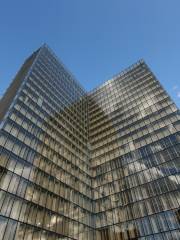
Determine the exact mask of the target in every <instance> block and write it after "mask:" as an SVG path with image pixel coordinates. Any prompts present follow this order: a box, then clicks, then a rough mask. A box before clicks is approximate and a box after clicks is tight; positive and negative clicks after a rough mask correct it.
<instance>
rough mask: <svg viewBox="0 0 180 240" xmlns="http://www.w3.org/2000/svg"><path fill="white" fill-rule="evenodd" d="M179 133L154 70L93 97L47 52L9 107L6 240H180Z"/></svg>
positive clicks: (17, 82)
mask: <svg viewBox="0 0 180 240" xmlns="http://www.w3.org/2000/svg"><path fill="white" fill-rule="evenodd" d="M179 128H180V121H179V110H178V109H177V107H176V105H175V104H174V103H173V101H172V100H171V98H170V97H169V96H168V94H167V93H166V92H165V90H164V89H163V87H162V86H161V85H160V83H159V82H158V80H157V79H156V77H155V76H154V75H153V73H152V72H151V70H150V69H149V67H148V66H147V65H146V63H145V62H144V61H139V62H137V63H136V64H134V65H133V66H131V67H130V68H128V69H127V70H125V71H123V72H121V73H120V74H118V75H116V76H115V77H114V78H112V79H111V80H109V81H107V82H105V83H104V84H103V85H102V86H100V87H98V88H96V89H94V90H93V91H91V92H89V93H87V92H86V91H85V90H84V89H83V88H82V87H81V86H80V84H79V83H78V82H77V81H76V80H75V78H74V77H73V76H72V74H71V73H70V72H69V71H68V70H67V69H66V68H65V67H64V65H63V64H62V63H61V62H60V61H59V59H58V58H57V57H56V56H55V55H54V53H53V52H52V51H51V50H50V49H49V48H48V47H47V46H46V45H43V46H42V47H41V48H40V49H38V50H37V51H36V52H34V53H33V54H32V55H31V56H30V58H28V59H27V60H26V61H25V63H24V64H23V66H22V67H21V69H20V71H19V72H18V74H17V75H16V77H15V79H14V80H13V81H12V83H11V85H10V87H9V88H8V89H7V91H6V93H5V94H4V96H3V98H2V99H1V103H0V240H59V239H64V240H65V239H66V240H67V239H72V240H75V239H76V240H129V239H130V240H131V239H134V240H135V239H141V240H159V239H160V240H164V239H169V240H171V239H174V240H175V239H177V240H178V239H180V233H179V230H180V208H179V207H180V191H179V186H180V158H179V150H180V147H179V139H180V136H179Z"/></svg>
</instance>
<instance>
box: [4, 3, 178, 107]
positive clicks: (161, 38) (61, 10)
mask: <svg viewBox="0 0 180 240" xmlns="http://www.w3.org/2000/svg"><path fill="white" fill-rule="evenodd" d="M44 42H46V43H47V44H48V45H49V46H50V47H51V48H52V49H53V50H54V51H55V52H56V54H57V55H58V56H59V57H60V59H61V60H62V61H63V62H64V63H65V65H66V66H67V67H68V68H69V69H70V70H71V72H73V74H74V75H75V76H76V78H77V79H78V80H79V81H80V82H81V83H82V85H83V86H84V87H85V88H86V89H87V90H90V89H92V88H94V87H96V86H98V85H99V84H101V83H102V82H104V81H105V80H107V79H109V78H111V77H112V76H113V75H114V74H116V73H118V72H119V71H121V70H123V69H124V68H126V67H128V66H129V65H131V64H132V63H134V62H136V61H137V60H138V59H140V58H143V59H144V60H145V61H146V62H147V63H148V64H149V66H150V67H151V69H152V70H153V71H154V73H155V74H156V76H157V77H158V79H159V80H160V81H161V83H162V84H163V86H164V87H165V89H166V90H167V91H168V92H169V93H170V95H171V96H172V98H173V99H174V100H175V102H176V104H177V105H179V106H180V0H150V1H146V0H30V1H27V0H26V1H25V0H16V1H12V0H11V1H10V0H4V1H3V0H1V1H0V43H1V44H0V95H2V94H3V92H4V91H5V89H6V88H7V87H8V85H9V83H10V81H11V80H12V78H13V76H14V75H15V73H16V72H17V70H18V69H19V67H20V66H21V64H22V63H23V61H24V59H25V58H26V57H27V56H28V55H30V54H31V52H33V51H34V50H35V49H37V48H38V47H39V46H40V45H42V43H44Z"/></svg>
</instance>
